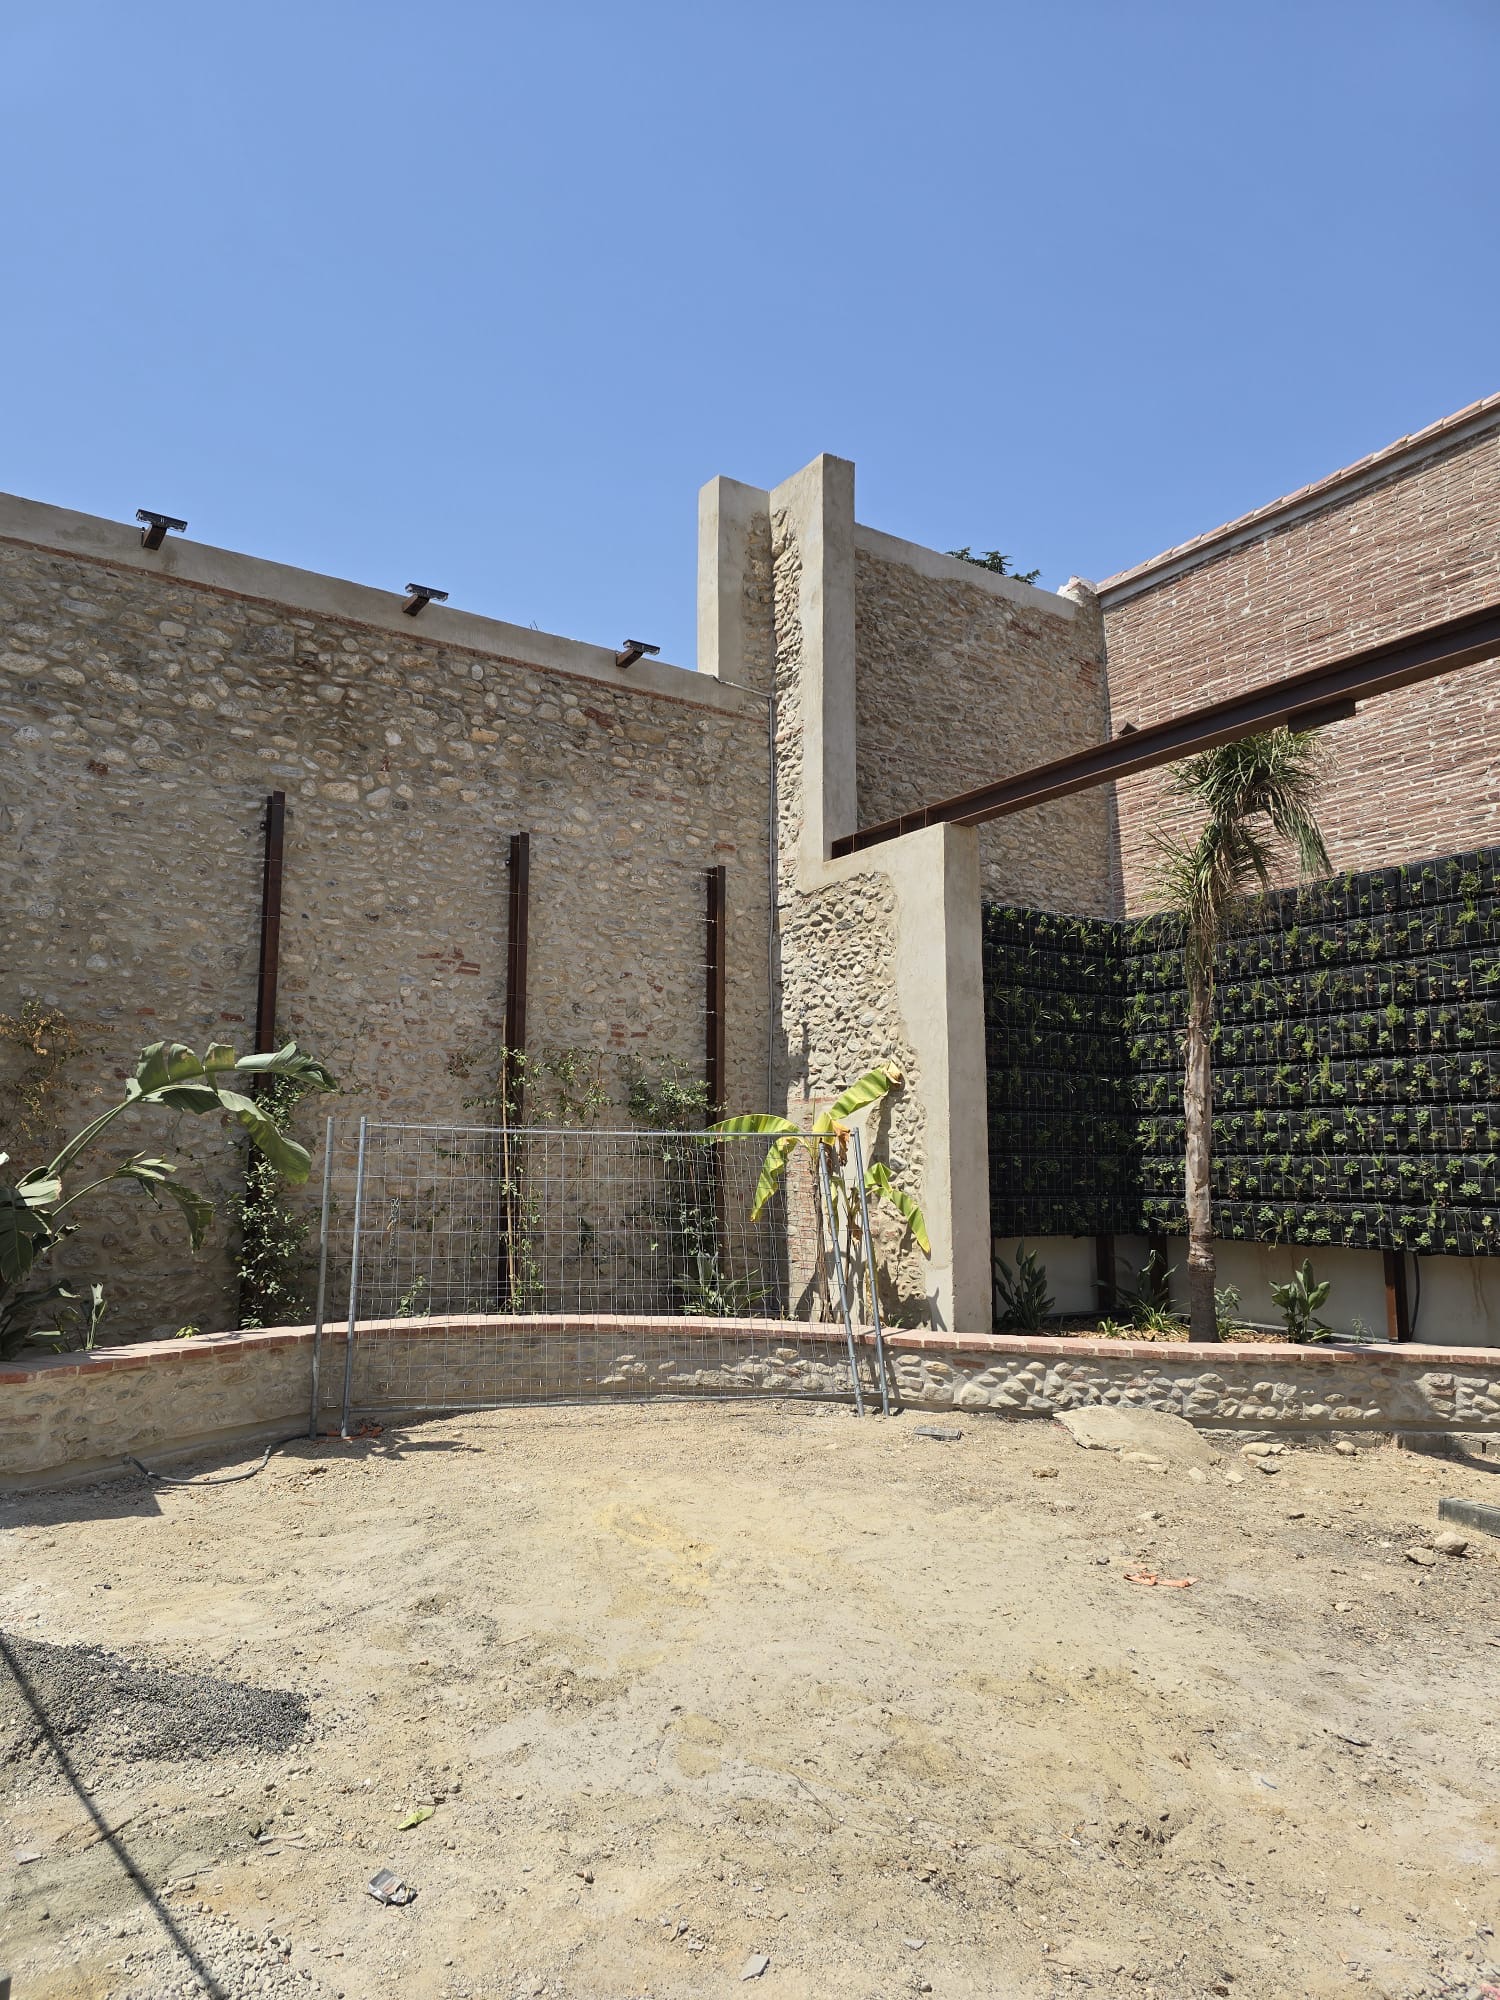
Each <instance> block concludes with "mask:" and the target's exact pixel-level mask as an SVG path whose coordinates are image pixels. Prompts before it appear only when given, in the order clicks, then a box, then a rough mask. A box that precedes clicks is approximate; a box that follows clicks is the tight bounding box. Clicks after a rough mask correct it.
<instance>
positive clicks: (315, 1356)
mask: <svg viewBox="0 0 1500 2000" xmlns="http://www.w3.org/2000/svg"><path fill="white" fill-rule="evenodd" d="M332 1185H333V1120H332V1119H331V1118H330V1119H329V1120H328V1122H327V1124H326V1126H325V1127H324V1131H323V1205H322V1208H321V1210H320V1213H319V1221H318V1309H317V1314H316V1317H315V1318H314V1320H313V1350H312V1403H311V1407H310V1409H309V1410H308V1413H307V1435H308V1436H309V1437H310V1438H315V1437H316V1436H317V1435H318V1404H319V1401H320V1397H319V1393H318V1391H319V1382H320V1376H321V1371H322V1365H323V1310H324V1306H325V1305H326V1303H327V1299H328V1201H329V1194H330V1192H331V1189H332Z"/></svg>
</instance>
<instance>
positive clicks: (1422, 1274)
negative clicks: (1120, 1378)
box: [995, 1236, 1500, 1348]
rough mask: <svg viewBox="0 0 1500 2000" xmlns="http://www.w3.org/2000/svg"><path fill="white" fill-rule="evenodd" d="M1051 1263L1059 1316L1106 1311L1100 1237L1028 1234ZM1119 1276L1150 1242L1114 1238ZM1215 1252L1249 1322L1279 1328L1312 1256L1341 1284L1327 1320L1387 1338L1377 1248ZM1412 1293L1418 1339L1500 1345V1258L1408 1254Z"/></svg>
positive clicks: (1125, 1276) (1182, 1280) (1131, 1270)
mask: <svg viewBox="0 0 1500 2000" xmlns="http://www.w3.org/2000/svg"><path fill="white" fill-rule="evenodd" d="M1016 1241H1017V1239H1015V1238H1014V1237H997V1238H996V1240H995V1248H996V1250H997V1251H998V1252H999V1253H1000V1255H1001V1256H1002V1257H1004V1258H1005V1259H1006V1261H1007V1262H1008V1263H1010V1265H1011V1266H1012V1268H1014V1265H1015V1253H1016ZM1025 1241H1026V1247H1027V1248H1028V1249H1029V1250H1032V1251H1034V1252H1035V1253H1036V1255H1037V1257H1038V1258H1039V1259H1040V1260H1041V1262H1042V1264H1043V1265H1044V1266H1045V1268H1046V1272H1047V1282H1048V1288H1049V1290H1050V1291H1051V1293H1052V1296H1053V1299H1054V1300H1055V1302H1056V1307H1057V1310H1058V1312H1059V1313H1066V1314H1082V1313H1097V1312H1098V1310H1099V1293H1098V1287H1097V1285H1096V1283H1095V1275H1096V1263H1095V1249H1094V1239H1093V1237H1092V1236H1034V1237H1027V1238H1026V1239H1025ZM1115 1254H1116V1258H1117V1267H1118V1281H1119V1283H1120V1284H1121V1285H1123V1286H1125V1287H1127V1288H1129V1287H1130V1286H1132V1285H1133V1284H1134V1282H1135V1279H1136V1275H1137V1274H1138V1272H1139V1271H1140V1270H1141V1269H1142V1267H1143V1265H1144V1263H1145V1260H1146V1255H1147V1244H1146V1239H1145V1238H1144V1237H1140V1236H1119V1237H1116V1239H1115ZM1215 1255H1216V1258H1217V1262H1218V1283H1219V1286H1220V1288H1221V1289H1222V1288H1223V1287H1225V1286H1228V1285H1233V1286H1234V1287H1235V1288H1236V1289H1237V1290H1238V1292H1239V1294H1240V1316H1241V1318H1242V1319H1243V1320H1244V1321H1245V1323H1246V1324H1247V1325H1249V1326H1256V1327H1269V1328H1272V1329H1276V1328H1279V1327H1280V1326H1281V1324H1282V1319H1281V1314H1280V1313H1279V1312H1278V1311H1277V1309H1276V1305H1275V1302H1274V1301H1273V1300H1272V1297H1271V1287H1272V1285H1273V1284H1274V1285H1280V1284H1285V1283H1286V1281H1287V1280H1288V1279H1289V1278H1290V1277H1291V1276H1292V1274H1293V1272H1294V1271H1296V1270H1297V1269H1298V1268H1299V1267H1300V1265H1301V1264H1302V1262H1303V1259H1304V1258H1308V1257H1310V1258H1311V1259H1312V1266H1313V1276H1314V1277H1315V1278H1318V1279H1323V1278H1327V1279H1328V1280H1329V1281H1330V1283H1331V1285H1332V1290H1331V1291H1330V1293H1329V1295H1328V1303H1327V1305H1326V1306H1325V1307H1324V1308H1323V1311H1322V1314H1321V1317H1322V1318H1323V1319H1325V1320H1326V1321H1327V1322H1328V1324H1329V1325H1330V1326H1331V1327H1332V1328H1333V1330H1334V1332H1335V1333H1337V1334H1340V1335H1354V1334H1357V1333H1358V1332H1359V1330H1360V1328H1361V1327H1363V1329H1364V1330H1365V1332H1367V1333H1369V1334H1372V1335H1373V1336H1374V1337H1375V1338H1376V1339H1377V1340H1383V1339H1384V1338H1385V1331H1386V1315H1385V1263H1384V1260H1383V1259H1382V1257H1381V1255H1380V1253H1379V1251H1377V1250H1343V1249H1336V1248H1332V1247H1328V1246H1324V1247H1321V1248H1319V1247H1305V1246H1303V1245H1302V1244H1296V1243H1220V1244H1218V1245H1217V1246H1216V1251H1215ZM1167 1261H1168V1264H1169V1265H1170V1266H1171V1267H1172V1296H1173V1304H1174V1306H1175V1307H1176V1308H1177V1309H1178V1310H1179V1311H1182V1312H1186V1310H1187V1283H1186V1272H1187V1246H1186V1244H1185V1243H1183V1242H1181V1241H1179V1240H1177V1239H1169V1240H1168V1244H1167ZM1406 1268H1407V1286H1408V1297H1409V1298H1410V1300H1411V1302H1412V1304H1413V1306H1414V1307H1415V1309H1416V1315H1415V1319H1416V1323H1415V1326H1414V1328H1413V1333H1412V1339H1413V1342H1414V1343H1418V1344H1423V1345H1431V1346H1437V1347H1465V1348H1469V1347H1500V1258H1495V1257H1420V1258H1418V1257H1410V1256H1409V1257H1408V1258H1407V1260H1406Z"/></svg>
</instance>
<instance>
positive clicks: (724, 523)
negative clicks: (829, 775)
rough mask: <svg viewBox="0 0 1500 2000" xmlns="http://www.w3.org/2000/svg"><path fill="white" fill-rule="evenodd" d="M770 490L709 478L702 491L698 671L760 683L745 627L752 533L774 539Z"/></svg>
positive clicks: (753, 649) (729, 480)
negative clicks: (771, 535) (772, 534)
mask: <svg viewBox="0 0 1500 2000" xmlns="http://www.w3.org/2000/svg"><path fill="white" fill-rule="evenodd" d="M769 508H770V495H769V494H768V493H765V492H763V491H762V489H761V488H760V487H758V486H746V485H745V484H744V483H743V482H742V481H740V480H738V479H725V478H722V477H721V478H718V479H710V480H709V482H708V484H707V485H706V486H703V487H700V489H699V492H698V671H699V673H700V674H712V675H713V676H714V678H715V679H716V680H724V681H737V682H739V683H740V685H741V686H751V687H757V688H758V687H760V685H761V682H762V680H763V679H764V678H765V676H764V674H763V673H757V668H756V664H755V663H754V662H753V660H752V657H751V656H752V655H753V654H754V653H755V652H756V651H757V650H758V649H757V648H755V647H753V646H752V645H751V644H750V643H749V635H748V634H747V633H746V630H745V583H746V575H747V571H748V568H749V564H750V547H751V541H752V538H753V537H755V536H757V535H760V536H763V537H765V538H767V539H769V534H770V527H769Z"/></svg>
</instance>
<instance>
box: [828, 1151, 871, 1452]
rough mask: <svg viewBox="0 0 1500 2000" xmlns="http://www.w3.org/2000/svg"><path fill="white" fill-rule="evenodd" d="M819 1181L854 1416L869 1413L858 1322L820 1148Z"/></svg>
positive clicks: (830, 1189) (831, 1191)
mask: <svg viewBox="0 0 1500 2000" xmlns="http://www.w3.org/2000/svg"><path fill="white" fill-rule="evenodd" d="M818 1178H819V1180H820V1182H821V1183H822V1188H823V1213H824V1215H825V1217H826V1218H827V1221H828V1243H829V1248H830V1249H831V1250H832V1252H833V1271H834V1276H835V1277H836V1278H837V1279H838V1281H839V1306H840V1309H841V1310H842V1312H843V1315H844V1338H845V1340H846V1341H847V1342H848V1345H849V1380H850V1381H851V1382H852V1383H853V1384H854V1414H855V1415H856V1416H857V1417H862V1416H863V1415H864V1413H865V1396H864V1391H863V1389H861V1388H860V1386H859V1356H858V1354H857V1353H856V1352H855V1347H854V1321H853V1319H852V1317H851V1316H850V1312H849V1287H848V1286H847V1285H846V1284H845V1283H844V1260H843V1257H842V1256H841V1255H840V1252H839V1232H838V1224H837V1222H836V1221H835V1219H834V1213H833V1189H832V1187H831V1186H830V1185H829V1180H828V1148H827V1146H826V1145H821V1144H820V1145H819V1147H818Z"/></svg>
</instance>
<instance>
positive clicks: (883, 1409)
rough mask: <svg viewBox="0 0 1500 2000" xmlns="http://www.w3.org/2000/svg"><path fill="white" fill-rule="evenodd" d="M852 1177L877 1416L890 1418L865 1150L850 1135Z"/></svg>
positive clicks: (856, 1138) (855, 1135) (857, 1138)
mask: <svg viewBox="0 0 1500 2000" xmlns="http://www.w3.org/2000/svg"><path fill="white" fill-rule="evenodd" d="M854 1173H855V1178H856V1179H857V1180H858V1182H859V1215H860V1221H861V1223H862V1224H863V1227H864V1232H865V1272H866V1274H867V1276H868V1277H869V1280H870V1320H871V1324H872V1325H873V1326H874V1328H875V1372H876V1374H877V1375H878V1376H879V1377H880V1414H881V1415H882V1416H883V1417H888V1416H889V1415H890V1414H891V1392H890V1389H889V1388H888V1387H887V1385H886V1379H885V1334H884V1331H883V1330H882V1328H881V1324H880V1290H879V1287H878V1286H877V1284H876V1282H875V1238H874V1237H873V1236H872V1235H871V1234H870V1201H869V1197H868V1195H867V1194H866V1193H865V1149H864V1146H863V1145H862V1144H861V1142H860V1136H859V1133H858V1131H857V1130H856V1131H855V1133H854Z"/></svg>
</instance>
